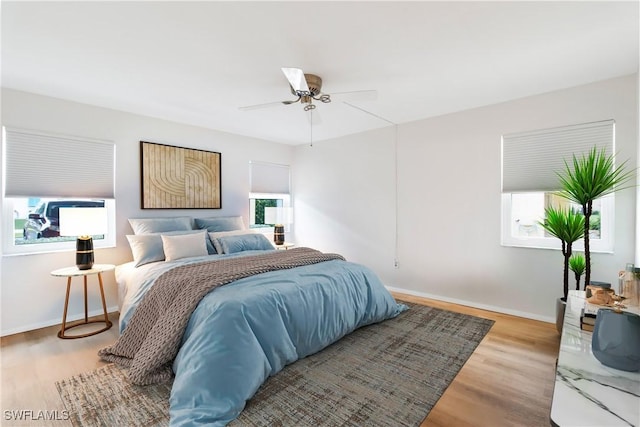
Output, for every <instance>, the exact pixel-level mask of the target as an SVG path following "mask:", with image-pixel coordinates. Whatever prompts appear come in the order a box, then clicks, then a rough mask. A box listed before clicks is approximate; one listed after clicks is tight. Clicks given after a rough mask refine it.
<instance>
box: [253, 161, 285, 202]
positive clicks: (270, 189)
mask: <svg viewBox="0 0 640 427" xmlns="http://www.w3.org/2000/svg"><path fill="white" fill-rule="evenodd" d="M249 171H250V192H251V193H279V194H288V193H289V192H290V184H289V183H290V178H289V166H287V165H278V164H275V163H262V162H251V163H249Z"/></svg>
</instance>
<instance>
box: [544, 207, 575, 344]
mask: <svg viewBox="0 0 640 427" xmlns="http://www.w3.org/2000/svg"><path fill="white" fill-rule="evenodd" d="M584 221H585V217H584V216H583V215H582V214H579V213H577V212H575V211H574V210H573V209H563V208H555V207H553V206H549V207H547V208H546V209H545V219H544V221H539V222H538V224H540V225H541V226H542V227H543V228H544V229H545V230H546V231H547V232H548V233H549V234H551V235H552V236H554V237H557V238H558V239H560V242H561V243H562V255H563V256H564V269H563V281H562V283H563V290H564V292H563V296H562V298H558V300H557V301H556V329H557V330H558V332H562V323H563V321H564V310H565V307H566V303H567V296H568V295H569V259H570V258H571V255H572V254H573V251H572V247H573V243H574V242H575V241H576V240H579V239H581V238H582V236H583V235H584Z"/></svg>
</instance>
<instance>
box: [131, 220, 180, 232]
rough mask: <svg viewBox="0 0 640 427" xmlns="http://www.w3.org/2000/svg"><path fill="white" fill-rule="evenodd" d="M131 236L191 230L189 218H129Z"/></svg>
mask: <svg viewBox="0 0 640 427" xmlns="http://www.w3.org/2000/svg"><path fill="white" fill-rule="evenodd" d="M129 224H131V228H132V229H133V234H150V233H164V232H167V231H187V230H193V226H192V223H191V217H188V216H180V217H174V218H129Z"/></svg>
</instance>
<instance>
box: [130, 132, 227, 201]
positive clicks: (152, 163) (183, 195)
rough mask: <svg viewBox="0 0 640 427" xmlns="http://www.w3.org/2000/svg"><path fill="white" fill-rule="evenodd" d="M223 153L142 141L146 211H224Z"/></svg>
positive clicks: (142, 181) (141, 170) (142, 171)
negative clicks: (222, 209)
mask: <svg viewBox="0 0 640 427" xmlns="http://www.w3.org/2000/svg"><path fill="white" fill-rule="evenodd" d="M220 160H221V154H220V153H216V152H213V151H204V150H195V149H191V148H183V147H174V146H171V145H164V144H156V143H153V142H145V141H140V162H141V165H140V176H141V186H142V209H220V208H221V207H222V204H221V196H220V193H221V176H220V163H221V162H220Z"/></svg>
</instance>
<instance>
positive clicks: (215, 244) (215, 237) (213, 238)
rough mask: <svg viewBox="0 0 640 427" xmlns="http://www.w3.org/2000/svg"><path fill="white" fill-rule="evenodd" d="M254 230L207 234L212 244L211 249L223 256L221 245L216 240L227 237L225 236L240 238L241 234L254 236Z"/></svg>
mask: <svg viewBox="0 0 640 427" xmlns="http://www.w3.org/2000/svg"><path fill="white" fill-rule="evenodd" d="M255 233H257V231H256V230H252V229H249V230H233V231H218V232H215V233H214V232H209V238H210V239H211V243H213V247H214V248H216V252H218V253H219V254H223V253H224V252H223V249H222V243H220V240H218V238H220V237H227V236H240V235H242V234H255Z"/></svg>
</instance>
